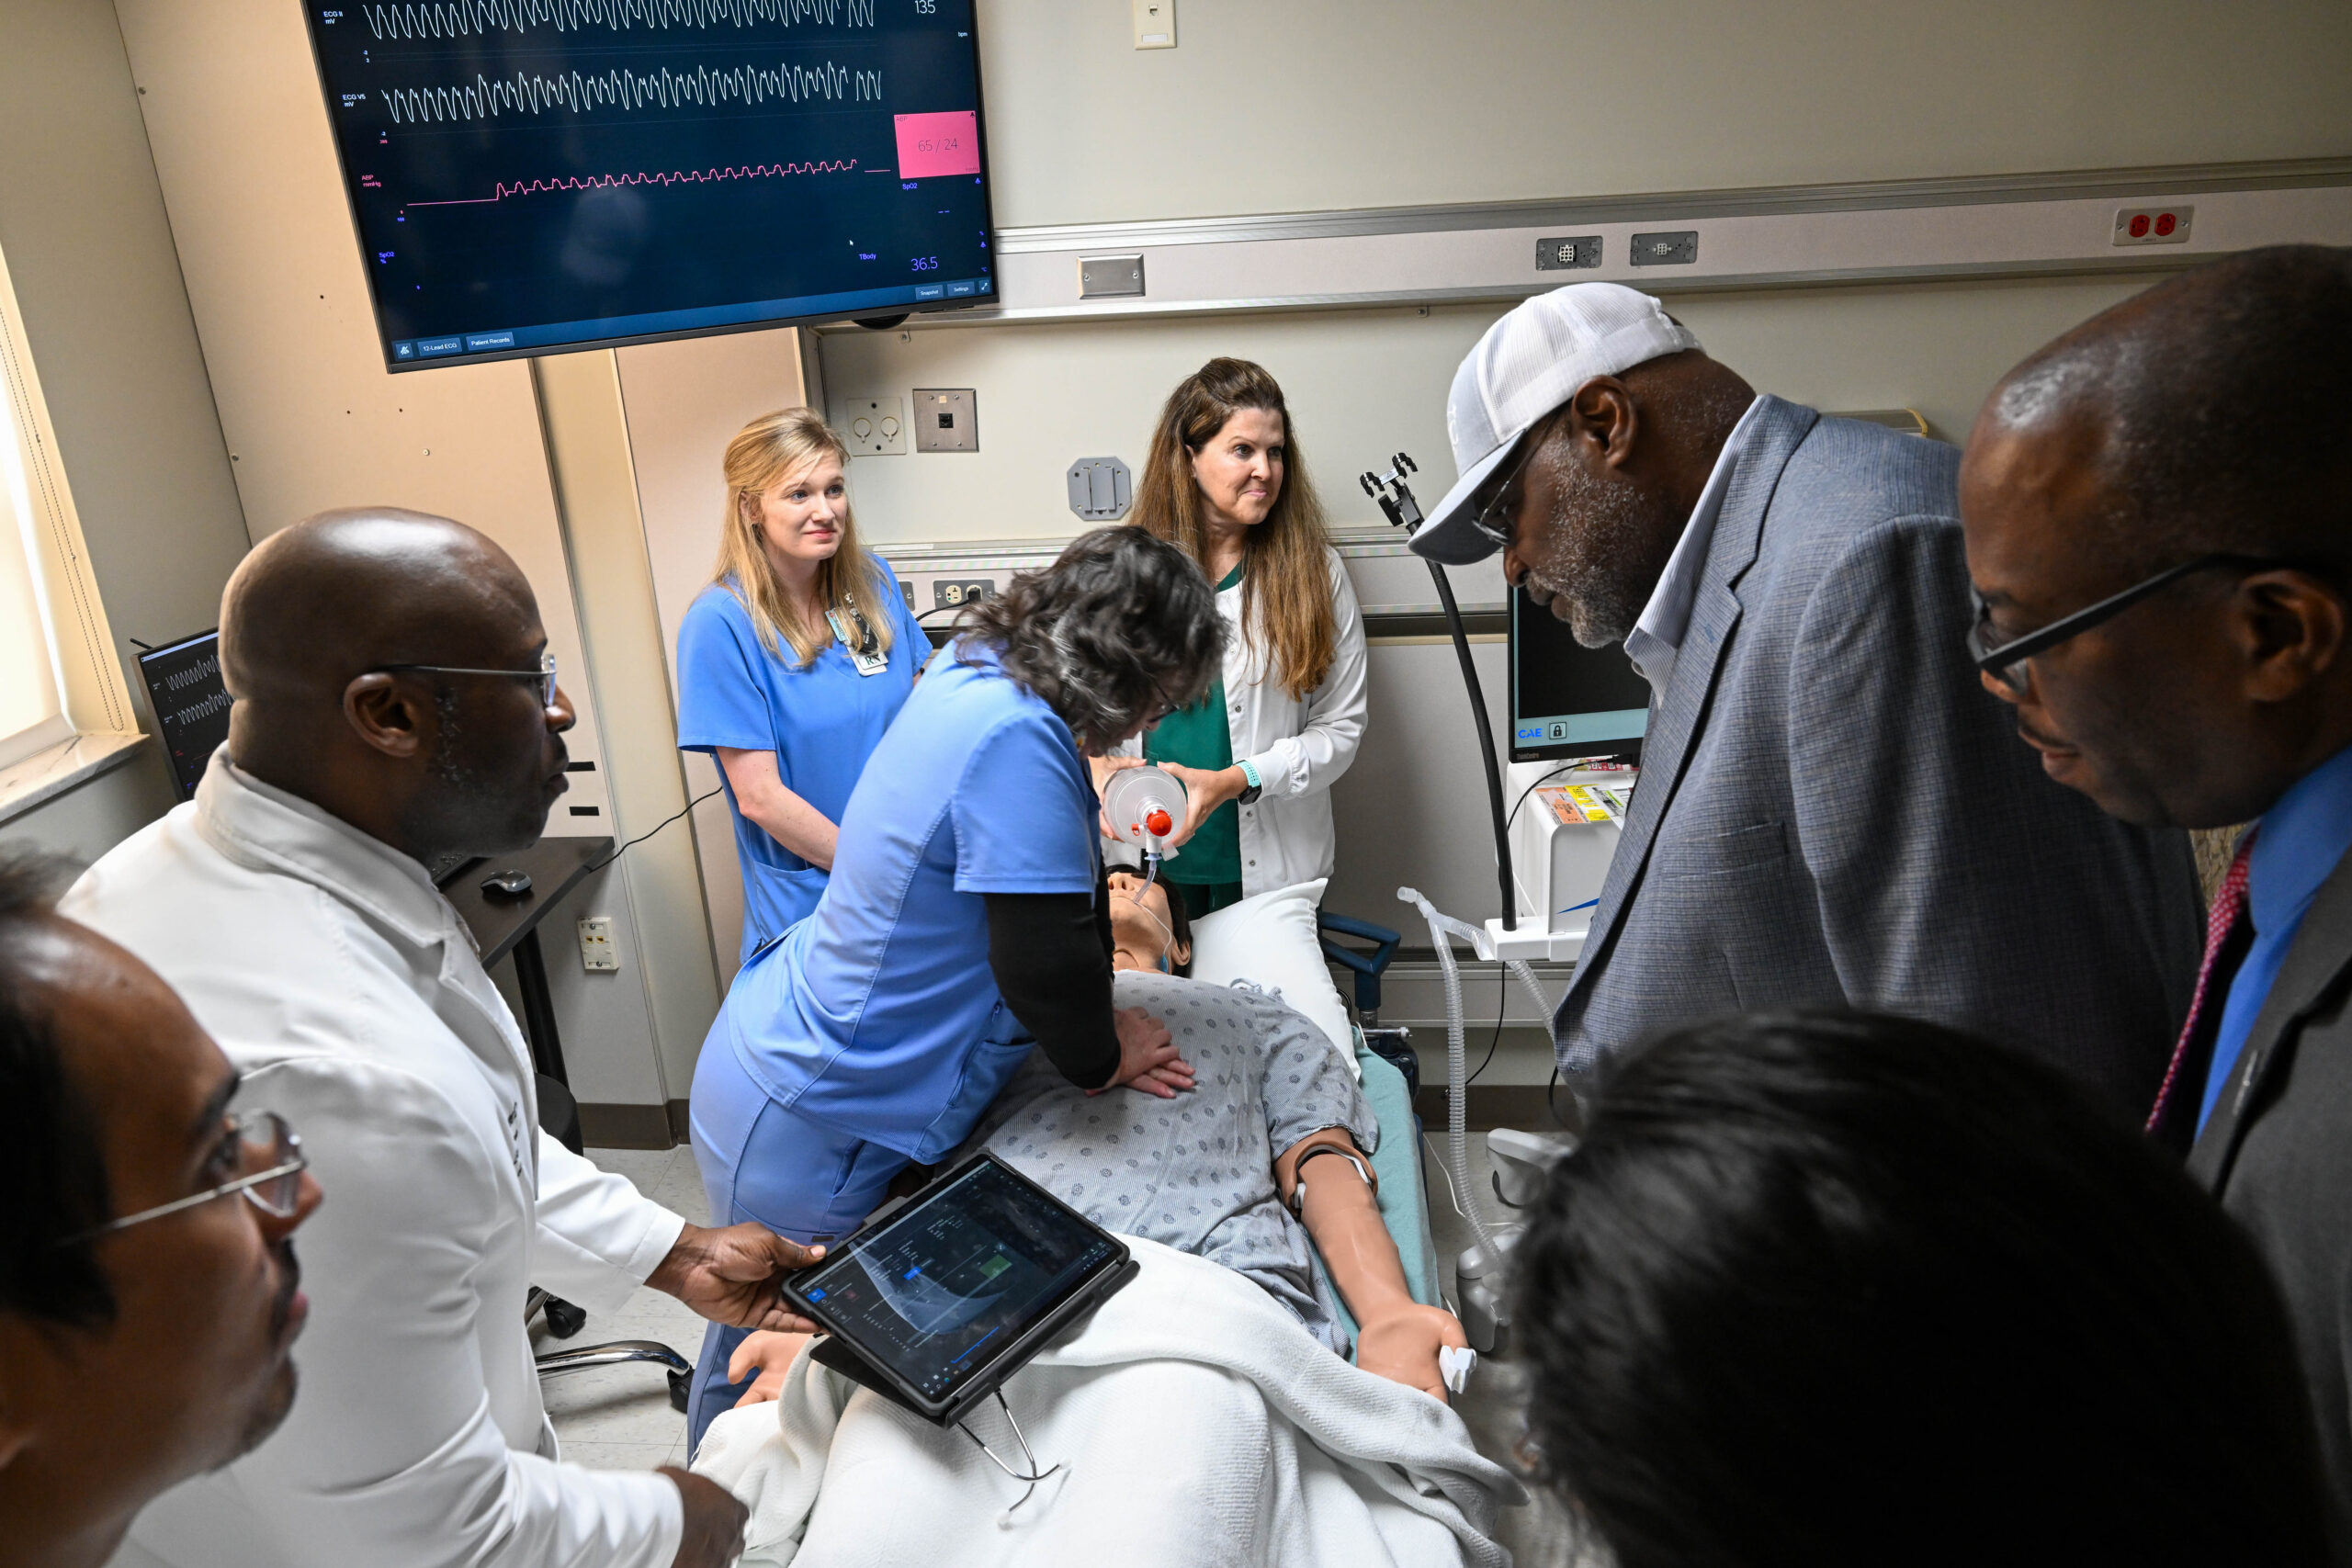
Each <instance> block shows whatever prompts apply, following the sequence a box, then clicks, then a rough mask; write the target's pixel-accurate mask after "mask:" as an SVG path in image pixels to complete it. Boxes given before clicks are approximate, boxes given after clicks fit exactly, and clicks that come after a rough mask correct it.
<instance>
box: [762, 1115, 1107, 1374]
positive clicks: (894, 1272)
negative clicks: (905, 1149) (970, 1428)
mask: <svg viewBox="0 0 2352 1568" xmlns="http://www.w3.org/2000/svg"><path fill="white" fill-rule="evenodd" d="M1117 1254H1118V1247H1117V1246H1116V1244H1115V1243H1114V1242H1113V1241H1112V1240H1111V1239H1110V1237H1109V1236H1108V1235H1106V1234H1105V1233H1103V1231H1101V1230H1099V1229H1097V1228H1096V1227H1095V1226H1094V1225H1093V1224H1090V1223H1089V1222H1088V1221H1087V1220H1086V1219H1085V1218H1084V1216H1082V1215H1080V1214H1079V1213H1075V1212H1074V1211H1072V1210H1070V1209H1069V1208H1068V1207H1067V1206H1065V1205H1064V1204H1062V1203H1061V1202H1060V1201H1057V1200H1056V1199H1055V1198H1054V1197H1052V1196H1051V1195H1050V1194H1048V1193H1046V1191H1045V1190H1042V1189H1040V1188H1037V1187H1035V1186H1033V1185H1031V1184H1030V1183H1029V1182H1027V1181H1024V1180H1023V1179H1021V1178H1020V1177H1018V1176H1016V1175H1014V1174H1013V1173H1012V1171H1010V1170H1008V1169H1006V1168H1004V1167H1003V1166H1001V1165H1000V1164H998V1163H997V1162H996V1161H995V1160H994V1159H993V1158H982V1159H979V1160H977V1161H975V1162H974V1163H972V1164H971V1165H968V1166H967V1167H965V1168H963V1169H962V1170H961V1171H958V1172H956V1174H955V1175H953V1176H951V1177H949V1178H948V1179H946V1180H945V1181H944V1182H943V1183H942V1184H941V1185H939V1186H938V1187H935V1188H933V1189H932V1190H930V1191H927V1192H925V1193H923V1194H922V1196H921V1197H920V1198H918V1199H916V1200H915V1201H913V1202H911V1203H910V1204H909V1205H908V1206H907V1207H906V1208H905V1209H904V1210H903V1211H901V1212H900V1213H899V1214H897V1215H895V1216H893V1217H892V1218H891V1219H889V1220H888V1221H886V1222H885V1223H884V1224H882V1225H880V1226H879V1227H878V1228H876V1230H875V1231H874V1232H873V1233H872V1234H870V1235H860V1236H854V1237H853V1238H851V1240H850V1241H849V1242H847V1243H846V1244H844V1246H843V1247H842V1250H841V1251H840V1252H839V1253H838V1254H836V1255H835V1256H833V1257H831V1258H827V1259H826V1260H825V1261H824V1262H823V1263H821V1264H820V1265H818V1266H817V1267H816V1268H815V1269H809V1271H808V1272H806V1273H803V1274H800V1275H797V1276H796V1277H795V1278H794V1280H793V1288H794V1291H795V1292H796V1293H797V1294H798V1295H799V1296H800V1297H801V1298H802V1299H803V1300H804V1301H806V1302H807V1303H809V1307H810V1308H811V1310H812V1311H813V1312H814V1313H815V1314H817V1316H818V1317H819V1318H820V1320H823V1321H825V1325H826V1326H827V1327H828V1328H831V1329H832V1330H833V1331H834V1332H835V1333H837V1334H839V1335H840V1336H841V1337H842V1338H843V1339H845V1340H847V1341H848V1342H849V1343H850V1345H851V1347H852V1348H854V1349H855V1350H856V1351H857V1352H858V1353H859V1354H860V1355H862V1356H864V1357H865V1359H867V1360H869V1361H871V1362H874V1363H875V1364H876V1365H877V1366H880V1367H882V1368H884V1369H886V1370H887V1371H889V1372H891V1373H892V1374H894V1375H895V1376H897V1377H898V1378H899V1380H900V1381H901V1382H904V1383H905V1384H906V1385H907V1386H908V1387H909V1388H910V1389H913V1390H914V1391H916V1392H917V1393H921V1394H922V1396H923V1397H924V1398H925V1399H927V1400H932V1401H934V1402H937V1401H944V1400H946V1399H947V1398H949V1397H950V1396H951V1395H952V1394H954V1393H955V1392H956V1389H957V1388H958V1387H960V1386H961V1385H962V1384H963V1383H964V1382H966V1381H967V1379H969V1378H970V1377H971V1376H972V1375H973V1374H974V1373H975V1372H977V1371H979V1370H980V1369H981V1368H983V1367H985V1366H987V1365H988V1364H989V1361H990V1360H991V1359H992V1358H993V1356H994V1354H995V1353H996V1352H998V1351H1001V1350H1002V1349H1005V1348H1010V1347H1011V1346H1012V1344H1013V1343H1014V1342H1015V1341H1017V1340H1018V1339H1019V1338H1020V1337H1021V1336H1022V1334H1023V1331H1024V1330H1026V1329H1028V1328H1029V1327H1030V1326H1031V1325H1035V1323H1036V1322H1038V1320H1040V1319H1041V1318H1043V1317H1045V1316H1046V1314H1049V1313H1051V1312H1052V1311H1053V1310H1054V1309H1055V1308H1056V1307H1057V1306H1059V1305H1060V1304H1061V1303H1063V1302H1065V1301H1067V1300H1069V1296H1070V1294H1071V1292H1074V1291H1075V1290H1077V1289H1078V1288H1079V1287H1080V1285H1082V1284H1084V1283H1085V1282H1086V1281H1087V1280H1088V1279H1090V1278H1091V1276H1092V1275H1093V1274H1095V1273H1096V1272H1097V1271H1099V1270H1100V1269H1102V1268H1103V1266H1104V1265H1105V1264H1106V1263H1108V1262H1110V1261H1111V1260H1112V1259H1113V1258H1115V1257H1116V1256H1117Z"/></svg>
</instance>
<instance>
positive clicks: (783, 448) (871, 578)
mask: <svg viewBox="0 0 2352 1568" xmlns="http://www.w3.org/2000/svg"><path fill="white" fill-rule="evenodd" d="M826 457H832V458H834V459H836V460H838V461H839V462H840V463H841V464H842V467H843V468H847V467H848V466H849V447H848V446H847V445H846V444H845V443H844V442H843V441H842V438H841V437H840V436H839V435H836V434H834V433H833V430H832V427H831V426H830V425H828V424H827V423H825V422H824V421H823V420H821V419H820V418H819V417H817V414H816V412H815V411H813V410H810V409H778V410H777V411H775V412H774V413H763V414H762V415H760V417H759V418H757V419H755V420H753V421H752V423H749V424H747V425H745V426H744V427H743V428H742V429H741V430H739V431H737V432H736V433H735V438H734V439H733V440H732V441H729V443H728V444H727V457H726V459H725V462H724V464H723V467H724V468H725V471H726V475H727V515H726V516H725V517H724V518H722V519H721V520H720V522H719V534H718V568H717V569H716V570H714V571H713V572H712V574H711V581H714V582H717V583H719V584H721V585H723V586H725V587H726V588H728V589H729V591H731V592H733V593H734V595H735V597H736V598H738V599H740V600H741V601H742V602H743V608H744V609H745V610H747V611H749V612H750V613H751V616H752V630H753V631H755V632H757V633H758V634H759V638H760V646H761V647H762V648H764V649H767V650H768V651H769V652H770V653H772V654H775V656H776V657H778V658H782V657H783V644H785V643H790V644H791V645H792V655H793V662H794V663H795V664H797V665H798V666H799V667H800V668H801V669H804V670H805V669H807V668H808V667H809V665H810V664H813V663H815V662H816V660H817V655H819V654H820V653H822V652H824V651H825V648H826V646H827V645H828V644H830V643H831V641H832V640H833V628H832V627H831V626H829V625H827V624H826V621H825V618H824V615H821V614H820V615H817V616H815V617H813V619H812V618H811V617H809V616H806V615H803V614H802V613H801V608H800V606H799V605H798V604H795V603H794V602H793V601H792V600H790V599H789V598H787V597H786V594H785V592H784V588H783V586H782V584H780V583H778V582H777V581H776V579H775V570H774V569H773V568H772V567H770V566H769V565H768V558H767V552H766V551H765V550H763V549H762V548H761V547H760V536H759V525H758V523H757V521H756V516H757V512H758V507H759V498H760V496H761V494H762V493H763V491H766V490H768V489H769V487H771V486H773V485H775V483H776V482H777V481H778V480H780V479H784V478H786V476H788V475H791V474H795V473H798V472H801V471H803V470H805V469H808V468H813V467H815V466H816V465H817V463H818V462H819V461H820V460H821V459H823V458H826ZM841 526H842V540H841V546H840V547H839V548H838V549H836V550H834V551H833V555H832V558H831V560H827V561H824V562H821V563H820V564H819V566H818V568H817V597H818V598H819V600H820V601H821V602H822V603H823V604H824V606H825V609H826V610H827V611H835V612H839V613H840V614H841V616H842V621H843V622H844V623H849V621H850V615H849V612H850V611H851V610H853V609H855V610H857V611H859V612H860V613H862V614H863V615H864V616H865V621H866V624H867V625H868V626H872V627H873V628H874V636H875V638H876V641H877V642H879V644H880V645H881V649H882V651H883V652H885V653H888V651H889V649H890V633H891V626H892V623H893V617H892V616H890V615H888V614H886V613H884V612H885V605H886V600H885V595H887V594H889V593H892V592H896V590H895V589H894V588H893V587H892V585H891V581H890V575H889V573H888V570H885V569H884V567H883V565H882V563H881V562H880V561H878V560H876V559H875V558H873V557H872V556H871V555H869V554H867V553H866V550H865V546H863V545H861V544H859V543H858V539H857V521H856V519H855V518H854V517H852V516H851V515H850V509H849V501H848V498H847V497H846V496H844V497H843V498H842V510H841Z"/></svg>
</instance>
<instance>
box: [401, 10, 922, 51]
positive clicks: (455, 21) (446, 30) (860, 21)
mask: <svg viewBox="0 0 2352 1568" xmlns="http://www.w3.org/2000/svg"><path fill="white" fill-rule="evenodd" d="M876 3H877V0H441V3H439V4H413V5H398V6H361V7H360V14H361V15H362V16H364V17H367V18H368V31H369V32H371V33H373V34H374V35H375V37H376V38H377V39H378V40H379V41H381V40H383V39H401V40H405V39H457V38H481V37H483V36H485V35H487V34H491V33H528V32H530V31H531V30H532V29H533V28H554V29H555V30H556V31H558V32H581V31H583V30H585V29H587V28H597V27H601V28H609V29H610V30H612V31H614V32H616V33H617V32H627V31H628V30H629V29H630V28H646V29H647V30H649V31H654V30H659V29H662V28H715V27H722V26H733V27H738V28H749V27H756V26H758V25H759V24H761V23H763V22H768V23H774V24H775V25H776V26H778V27H786V28H790V27H799V26H803V25H817V24H821V25H823V26H825V27H852V28H870V27H873V26H874V25H875V17H874V7H875V6H876ZM844 17H846V18H847V20H846V21H844V20H843V18H844Z"/></svg>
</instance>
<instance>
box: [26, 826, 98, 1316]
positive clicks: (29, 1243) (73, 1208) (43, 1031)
mask: <svg viewBox="0 0 2352 1568" xmlns="http://www.w3.org/2000/svg"><path fill="white" fill-rule="evenodd" d="M63 875H64V868H63V867H62V866H61V865H60V864H59V863H57V862H55V861H53V860H50V859H48V858H46V857H43V856H37V855H28V854H25V853H22V852H0V1193H5V1194H6V1201H5V1202H0V1312H6V1313H17V1314H23V1315H25V1316H27V1317H30V1318H33V1319H36V1320H38V1321H40V1322H45V1323H51V1324H57V1325H64V1326H67V1327H73V1328H104V1327H105V1326H107V1325H108V1324H110V1323H112V1322H113V1321H114V1315H115V1299H114V1291H113V1289H112V1288H111V1287H110V1286H109V1285H108V1284H107V1277H106V1271H105V1270H104V1269H100V1268H99V1267H98V1261H97V1258H96V1255H95V1254H94V1253H93V1252H92V1250H91V1247H90V1244H89V1243H88V1242H87V1241H86V1240H76V1239H74V1238H75V1237H78V1236H81V1235H84V1234H85V1233H86V1232H88V1231H90V1230H91V1229H93V1228H95V1227H96V1226H98V1225H101V1224H105V1223H106V1221H107V1217H108V1216H109V1215H110V1214H111V1213H113V1196H112V1193H111V1192H110V1190H108V1184H107V1167H106V1156H105V1155H104V1154H103V1153H102V1152H101V1150H100V1146H99V1142H98V1123H97V1116H96V1112H95V1111H94V1109H93V1108H92V1106H91V1105H90V1103H89V1101H88V1100H87V1099H86V1097H85V1096H84V1095H83V1094H82V1092H81V1091H80V1090H79V1089H77V1088H75V1086H74V1079H73V1077H72V1076H71V1075H70V1074H69V1073H68V1072H67V1071H66V1066H65V1056H64V1047H63V1043H62V1042H61V1041H60V1040H59V1039H58V1038H57V1032H56V1029H55V1027H54V1026H53V1025H52V1023H51V1020H50V1016H49V1009H48V1008H47V1007H46V1006H44V1005H43V1002H42V999H41V998H40V987H39V986H38V985H37V984H36V983H35V982H34V980H33V979H32V977H31V976H28V974H26V972H25V970H24V967H23V965H22V964H21V962H20V960H19V959H18V958H17V953H18V951H19V947H20V944H21V942H22V941H23V939H24V938H25V937H26V936H27V935H28V934H29V932H30V931H31V929H32V928H33V927H34V926H36V925H37V924H39V923H40V922H41V921H44V920H49V919H54V918H55V914H54V894H55V891H56V888H57V885H58V884H59V883H60V882H61V881H62V880H63Z"/></svg>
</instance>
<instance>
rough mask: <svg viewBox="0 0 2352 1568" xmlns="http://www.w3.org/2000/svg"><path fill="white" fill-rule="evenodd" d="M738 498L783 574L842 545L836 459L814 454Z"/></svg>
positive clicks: (842, 489)
mask: <svg viewBox="0 0 2352 1568" xmlns="http://www.w3.org/2000/svg"><path fill="white" fill-rule="evenodd" d="M742 504H743V511H744V514H745V515H746V516H747V517H749V518H750V519H751V521H752V525H753V526H755V527H756V528H757V529H758V530H759V536H760V548H761V550H762V551H763V553H764V554H765V555H766V556H767V558H768V564H769V565H770V566H772V567H774V568H775V571H776V574H777V575H778V576H780V577H785V578H786V579H790V578H794V577H797V576H800V575H803V574H805V573H806V572H808V571H809V570H812V569H813V568H815V567H816V566H818V565H819V564H820V563H821V562H824V561H829V560H831V559H832V558H833V552H834V551H836V550H838V549H840V548H841V547H842V518H843V517H844V516H845V515H847V513H848V511H849V485H848V481H847V480H846V479H844V478H843V477H842V460H841V459H840V458H839V457H832V456H830V455H828V456H826V457H820V458H818V459H817V460H816V461H815V462H814V463H811V464H809V466H808V467H807V468H801V469H798V470H797V471H795V472H793V473H789V474H786V475H785V476H784V478H782V479H778V480H777V481H776V482H775V483H774V484H772V485H770V486H768V488H767V489H765V490H763V491H760V493H759V494H758V495H756V496H746V497H744V498H743V502H742Z"/></svg>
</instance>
